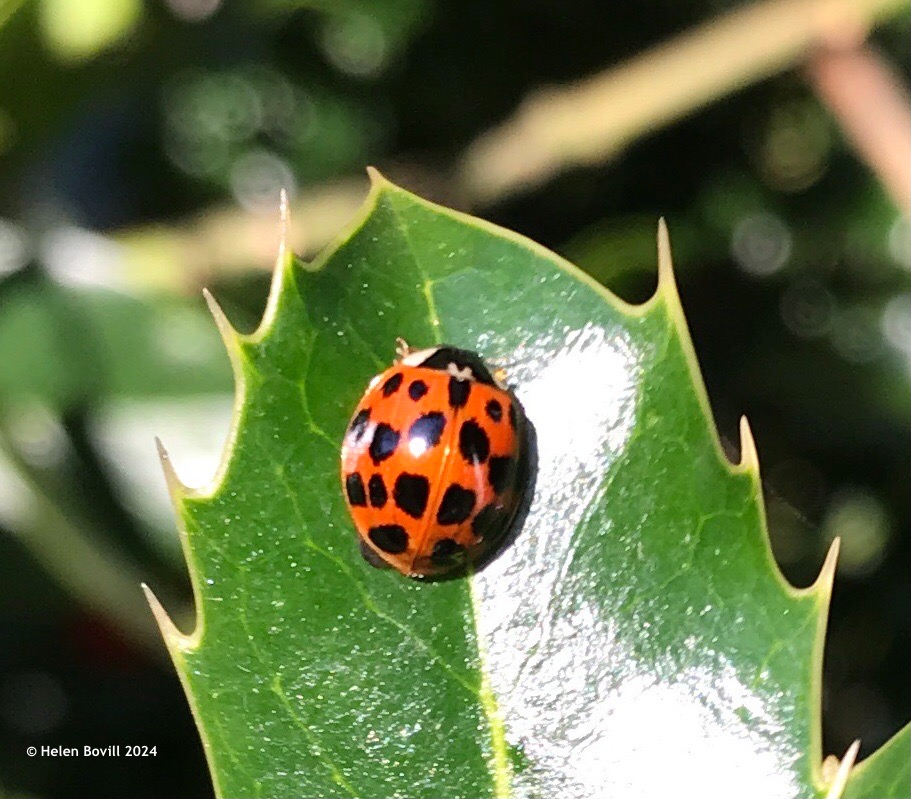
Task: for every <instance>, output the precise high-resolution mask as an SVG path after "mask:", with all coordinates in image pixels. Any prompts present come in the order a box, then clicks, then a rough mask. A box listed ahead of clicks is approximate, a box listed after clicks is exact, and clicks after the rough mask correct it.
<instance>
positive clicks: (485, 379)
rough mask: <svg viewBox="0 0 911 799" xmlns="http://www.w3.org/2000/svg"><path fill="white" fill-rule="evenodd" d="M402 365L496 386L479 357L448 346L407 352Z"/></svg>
mask: <svg viewBox="0 0 911 799" xmlns="http://www.w3.org/2000/svg"><path fill="white" fill-rule="evenodd" d="M402 364H404V365H405V366H414V367H418V368H421V369H436V370H439V371H441V372H447V373H448V374H450V375H451V376H453V377H456V378H458V379H460V380H474V381H476V382H478V383H484V384H485V385H488V386H495V385H497V383H496V381H495V380H494V378H493V375H491V374H490V370H489V369H488V368H487V367H486V366H485V365H484V362H483V361H482V360H481V358H480V356H478V355H477V354H476V353H474V352H471V351H470V350H460V349H458V348H457V347H451V346H449V345H448V344H443V345H441V346H439V347H431V348H430V349H426V350H414V351H412V352H409V353H408V354H406V355H405V356H404V357H403V358H402Z"/></svg>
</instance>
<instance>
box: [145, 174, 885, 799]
mask: <svg viewBox="0 0 911 799" xmlns="http://www.w3.org/2000/svg"><path fill="white" fill-rule="evenodd" d="M659 249H660V253H659V255H660V257H659V261H660V267H659V274H660V278H659V288H658V291H657V292H656V294H655V296H654V297H653V299H652V300H650V301H649V302H647V303H646V304H644V305H642V306H638V307H632V306H628V305H626V304H624V303H623V302H621V301H620V300H618V299H617V298H616V297H614V296H612V295H610V294H608V293H607V292H605V291H604V290H603V289H602V288H600V287H599V286H598V285H597V284H595V283H594V282H593V281H591V279H589V278H587V277H586V276H585V275H583V274H582V273H581V272H579V271H578V270H576V269H575V268H574V267H572V266H571V265H570V264H568V263H566V262H564V261H562V260H561V259H560V258H558V257H557V256H555V255H554V254H552V253H550V252H548V251H546V250H545V249H543V248H542V247H540V246H538V245H536V244H534V243H532V242H530V241H528V240H526V239H523V238H521V237H519V236H517V235H515V234H512V233H509V232H507V231H504V230H501V229H499V228H496V227H494V226H492V225H489V224H486V223H484V222H481V221H479V220H476V219H472V218H470V217H467V216H464V215H461V214H457V213H454V212H452V211H448V210H445V209H442V208H439V207H437V206H433V205H431V204H429V203H426V202H424V201H422V200H420V199H418V198H416V197H414V196H412V195H410V194H408V193H406V192H404V191H402V190H400V189H398V188H396V187H394V186H392V185H390V184H389V183H386V182H385V181H383V180H382V179H381V178H378V177H375V179H374V185H373V189H372V191H371V194H370V196H369V198H368V200H367V203H366V205H365V208H364V211H363V213H362V215H361V217H360V218H359V219H358V220H357V221H356V223H355V224H354V225H353V227H352V228H351V230H350V231H349V232H348V233H347V234H346V235H345V236H344V237H343V238H342V239H341V240H340V241H339V242H338V243H337V245H336V246H335V247H333V248H331V249H330V251H329V252H328V253H326V254H325V255H323V256H322V257H321V258H320V259H318V261H317V262H316V263H314V264H312V265H306V264H301V263H300V262H298V261H296V260H295V259H294V257H293V256H291V255H290V254H286V253H284V252H283V253H282V254H281V255H280V257H279V262H278V268H277V270H276V275H275V279H274V284H273V289H272V293H271V295H270V300H269V303H268V306H267V309H266V313H265V317H264V319H263V322H262V324H261V326H260V328H259V330H258V331H257V332H256V333H254V334H253V335H251V336H242V335H239V334H237V333H235V332H234V331H233V330H232V329H231V328H230V326H229V325H228V322H227V321H226V320H225V318H224V317H223V315H222V314H221V312H220V311H219V310H218V307H217V306H216V305H215V304H214V302H213V303H212V306H213V311H214V313H215V316H216V319H217V321H218V323H219V326H220V328H221V330H222V333H223V335H224V338H225V341H226V342H227V346H228V351H229V353H230V356H231V359H232V362H233V364H234V368H235V372H236V378H237V382H238V389H237V405H236V416H235V425H234V429H233V430H232V432H231V435H230V437H229V440H228V443H227V445H226V452H225V457H224V459H223V463H222V468H221V469H220V471H219V473H218V474H217V475H216V478H215V480H214V482H213V484H212V486H210V487H207V488H204V489H202V490H199V491H193V490H189V489H187V488H185V487H183V486H182V485H181V484H180V483H179V480H178V479H177V477H176V475H175V474H174V472H173V471H172V470H171V468H170V466H169V464H168V461H167V457H166V456H165V455H164V453H163V451H162V454H163V463H164V465H165V467H166V474H167V475H168V481H169V485H170V488H171V492H172V495H173V497H174V501H175V504H176V507H177V510H178V515H179V518H180V523H181V526H182V527H183V529H184V533H185V538H184V541H185V549H186V554H187V558H188V561H189V565H190V570H191V574H192V577H193V582H194V587H195V592H196V600H197V608H198V624H197V628H196V630H195V631H194V632H193V634H192V635H188V636H185V635H183V634H181V633H180V632H178V631H177V630H176V629H175V628H174V627H173V626H172V625H171V623H170V622H169V620H168V619H167V616H166V615H165V613H164V611H163V610H162V609H161V608H160V607H159V606H158V605H157V603H156V602H155V600H154V597H152V596H151V594H150V600H151V601H152V604H153V608H154V609H155V612H156V615H157V616H158V619H159V623H160V624H161V626H162V630H163V632H164V635H165V638H166V640H167V642H168V646H169V648H170V651H171V654H172V657H173V659H174V662H175V664H176V666H177V669H178V671H179V673H180V676H181V679H182V680H183V682H184V686H185V688H186V690H187V693H188V696H189V699H190V704H191V707H192V708H193V711H194V714H195V716H196V719H197V723H198V724H199V727H200V731H201V734H202V737H203V741H204V744H205V748H206V752H207V754H208V758H209V763H210V766H211V770H212V775H213V779H214V781H215V784H216V790H217V791H218V793H219V794H220V795H222V796H231V797H248V796H358V797H389V796H409V797H419V796H427V797H457V796H458V797H485V796H496V797H506V796H561V797H591V796H600V795H604V796H624V797H633V796H643V797H653V796H670V795H680V791H681V790H682V787H681V786H686V793H687V794H692V795H699V796H701V797H725V799H727V798H728V797H731V796H738V797H751V796H755V797H763V799H772V797H787V798H788V799H794V797H816V796H822V795H824V793H825V786H824V785H823V783H822V776H821V760H822V753H821V751H820V732H819V713H820V707H819V704H820V702H819V695H820V680H821V663H820V660H821V653H822V644H823V635H824V627H825V618H826V611H827V604H828V600H829V594H830V588H831V580H832V576H833V572H834V566H835V551H834V549H833V552H832V553H831V554H830V557H829V559H828V560H827V562H826V565H825V566H824V567H823V571H822V574H821V575H820V578H819V580H818V581H817V583H816V584H815V585H814V586H813V587H811V588H809V589H805V590H796V589H794V588H792V587H791V586H789V585H787V584H786V583H785V582H784V580H783V579H782V577H781V575H780V574H779V572H778V570H777V568H776V565H775V563H774V561H773V559H772V555H771V552H770V550H769V546H768V542H767V539H766V534H765V529H764V518H763V508H762V502H761V493H760V484H759V472H758V463H757V457H756V452H755V449H754V446H753V442H752V438H751V437H750V433H749V428H748V427H747V426H746V423H745V422H744V424H743V425H742V430H741V432H742V448H743V458H742V462H741V464H740V465H737V466H732V465H731V464H729V463H728V461H727V460H726V459H725V457H724V455H723V454H722V451H721V449H720V447H719V445H718V440H717V437H716V433H715V430H714V426H713V423H712V421H711V414H710V411H709V407H708V401H707V398H706V396H705V391H704V389H703V386H702V383H701V379H700V377H699V374H698V370H697V367H696V364H695V359H694V356H693V353H692V351H691V345H690V342H689V337H688V334H687V332H686V328H685V324H684V321H683V317H682V312H681V308H680V305H679V301H678V298H677V295H676V289H675V287H674V283H673V278H672V275H671V267H670V252H669V248H668V244H667V239H666V236H665V237H664V238H663V239H662V240H661V246H660V248H659ZM397 336H403V337H404V338H405V339H406V340H408V341H409V342H410V343H411V344H413V345H416V346H426V345H432V344H434V343H436V342H441V341H446V342H450V343H452V344H455V345H458V346H461V347H467V348H471V349H475V350H477V351H479V352H481V353H482V354H483V355H484V356H485V357H486V358H487V359H488V360H489V361H490V362H492V363H493V364H495V365H501V366H503V367H504V368H506V369H507V371H508V375H509V380H510V383H512V384H514V385H515V387H516V392H517V395H518V397H519V398H520V400H521V402H522V403H523V406H524V408H525V410H526V412H527V415H528V418H529V419H530V421H531V423H532V424H533V425H534V429H535V433H536V447H535V450H536V459H535V460H536V463H535V468H534V475H535V476H534V485H533V488H532V499H531V505H530V509H529V511H528V514H527V517H526V518H525V520H524V523H523V524H522V526H521V529H520V530H519V531H518V533H517V535H516V536H515V540H514V541H512V542H511V543H509V544H508V545H507V546H506V547H505V548H504V550H503V551H502V553H501V555H500V557H499V558H497V559H496V560H495V561H494V562H493V563H491V564H490V565H489V566H488V567H487V568H486V569H483V570H482V571H480V572H479V573H477V574H476V575H474V576H473V577H470V578H466V579H456V580H450V581H446V582H436V583H426V582H419V581H416V580H411V579H407V578H405V577H402V576H401V575H399V574H397V573H395V572H391V571H378V570H375V569H373V568H371V567H370V566H368V565H367V564H366V563H364V561H363V560H362V559H361V557H360V555H359V553H358V550H357V546H356V538H355V534H354V532H353V529H352V526H351V523H350V520H349V518H348V515H347V512H346V509H345V506H344V502H343V499H342V494H341V489H340V485H339V475H338V470H339V465H338V458H339V446H340V442H341V438H342V435H343V432H344V430H345V427H346V424H347V422H348V419H349V416H350V414H351V412H352V410H353V408H354V406H355V404H356V403H357V400H358V399H359V397H360V395H361V393H362V392H363V390H364V388H365V386H366V384H367V382H368V380H369V379H370V378H371V376H372V375H373V374H374V373H376V372H378V371H379V370H381V369H383V368H384V367H385V366H387V365H388V364H389V362H390V361H391V359H392V356H393V348H394V340H395V338H396V337H397ZM900 779H902V778H900Z"/></svg>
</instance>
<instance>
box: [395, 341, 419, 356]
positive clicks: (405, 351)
mask: <svg viewBox="0 0 911 799" xmlns="http://www.w3.org/2000/svg"><path fill="white" fill-rule="evenodd" d="M412 352H414V348H413V347H411V346H410V345H409V344H408V342H407V341H405V339H403V338H402V337H401V336H399V337H398V338H396V340H395V355H396V360H397V361H401V360H402V359H404V358H407V357H408V356H409V355H411V353H412Z"/></svg>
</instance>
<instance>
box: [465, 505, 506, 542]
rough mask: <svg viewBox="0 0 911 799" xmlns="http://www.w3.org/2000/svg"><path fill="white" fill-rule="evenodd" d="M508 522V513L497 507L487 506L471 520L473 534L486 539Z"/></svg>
mask: <svg viewBox="0 0 911 799" xmlns="http://www.w3.org/2000/svg"><path fill="white" fill-rule="evenodd" d="M505 521H506V512H505V511H504V510H503V509H502V508H500V507H498V506H496V505H486V506H485V507H483V508H481V510H480V512H479V513H478V515H477V516H475V517H474V519H472V520H471V532H472V533H474V534H475V535H476V536H477V537H478V538H485V537H486V536H489V535H490V534H491V533H494V532H496V531H497V530H498V529H499V528H501V527H502V526H503V524H504V523H505Z"/></svg>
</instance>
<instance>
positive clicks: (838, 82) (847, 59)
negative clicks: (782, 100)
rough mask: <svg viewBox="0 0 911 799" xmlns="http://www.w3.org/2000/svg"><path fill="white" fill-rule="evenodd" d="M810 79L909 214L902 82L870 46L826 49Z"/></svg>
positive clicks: (907, 113)
mask: <svg viewBox="0 0 911 799" xmlns="http://www.w3.org/2000/svg"><path fill="white" fill-rule="evenodd" d="M807 75H808V78H809V82H810V85H811V86H812V87H813V88H814V90H815V91H816V93H817V95H818V96H819V98H820V100H822V102H823V103H825V105H826V106H827V107H828V109H829V110H830V111H831V112H832V115H833V116H834V117H835V119H836V120H837V121H838V123H839V124H840V125H841V128H842V130H843V131H844V133H845V136H846V137H847V139H848V141H849V142H850V143H851V144H852V145H853V146H854V149H855V150H856V151H857V154H858V155H859V156H860V158H861V159H862V160H863V161H864V162H865V163H867V164H868V165H869V167H870V168H871V169H872V170H873V172H874V173H875V174H876V176H877V177H878V178H879V180H880V181H881V182H882V183H883V185H884V186H885V187H886V189H887V190H888V192H889V194H891V195H892V199H893V200H894V201H895V202H896V204H897V205H898V206H899V207H900V208H903V209H904V210H905V212H908V211H911V97H909V96H908V93H907V92H906V91H905V89H904V87H903V86H902V83H901V78H900V77H899V76H898V75H897V74H896V73H895V71H894V70H893V69H891V68H890V66H889V65H888V64H887V63H886V62H885V61H884V60H883V58H882V57H881V56H880V55H879V54H878V53H876V52H875V51H873V50H871V49H870V48H868V47H857V48H852V49H850V50H834V49H825V50H822V51H820V52H819V53H818V54H817V55H815V56H814V57H813V58H811V59H810V62H809V65H808V68H807Z"/></svg>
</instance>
